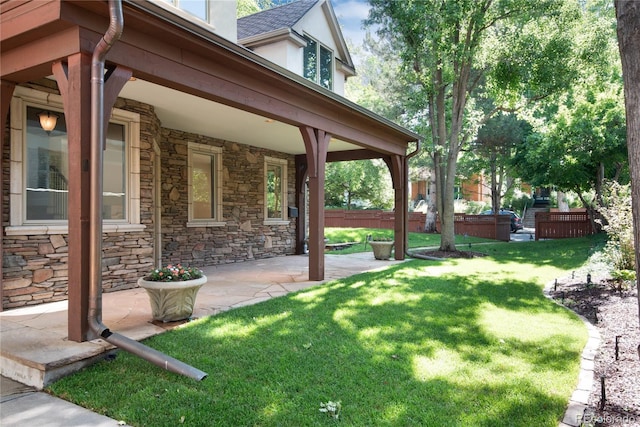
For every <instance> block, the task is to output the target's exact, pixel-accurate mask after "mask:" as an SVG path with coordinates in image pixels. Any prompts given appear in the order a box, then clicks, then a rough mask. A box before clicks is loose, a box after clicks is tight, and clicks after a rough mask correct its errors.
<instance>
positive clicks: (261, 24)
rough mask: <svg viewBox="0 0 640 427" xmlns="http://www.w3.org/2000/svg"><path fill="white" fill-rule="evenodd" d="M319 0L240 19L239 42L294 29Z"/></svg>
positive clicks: (308, 0) (279, 7) (289, 5)
mask: <svg viewBox="0 0 640 427" xmlns="http://www.w3.org/2000/svg"><path fill="white" fill-rule="evenodd" d="M318 1H319V0H300V1H296V2H292V3H288V4H283V5H282V6H277V7H274V8H273V9H267V10H263V11H262V12H258V13H254V14H253V15H248V16H245V17H242V18H240V19H238V40H242V39H245V38H247V37H253V36H257V35H259V34H266V33H270V32H272V31H276V30H279V29H282V28H291V27H293V26H294V25H295V24H296V23H297V22H298V21H299V20H300V19H302V17H303V16H304V15H305V14H306V13H307V12H308V11H309V9H311V8H312V7H313V6H314V5H315V4H316V3H318Z"/></svg>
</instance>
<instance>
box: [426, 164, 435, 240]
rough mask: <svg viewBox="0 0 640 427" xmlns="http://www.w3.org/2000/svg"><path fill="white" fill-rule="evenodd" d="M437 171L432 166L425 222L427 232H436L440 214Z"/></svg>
mask: <svg viewBox="0 0 640 427" xmlns="http://www.w3.org/2000/svg"><path fill="white" fill-rule="evenodd" d="M435 173H436V171H435V169H434V168H431V179H430V181H429V193H428V196H427V215H426V220H425V224H424V231H425V233H435V232H436V231H437V229H436V219H437V216H438V208H437V205H436V197H437V196H436V195H437V189H436V175H435Z"/></svg>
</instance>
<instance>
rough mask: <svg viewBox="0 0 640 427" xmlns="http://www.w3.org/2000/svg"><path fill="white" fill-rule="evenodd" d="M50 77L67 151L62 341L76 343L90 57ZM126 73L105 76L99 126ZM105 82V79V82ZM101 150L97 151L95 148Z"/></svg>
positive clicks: (85, 292)
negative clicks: (66, 256)
mask: <svg viewBox="0 0 640 427" xmlns="http://www.w3.org/2000/svg"><path fill="white" fill-rule="evenodd" d="M53 74H54V76H55V78H56V80H57V82H58V88H59V90H60V94H61V95H62V101H63V104H64V115H65V121H66V124H67V140H68V147H69V196H68V197H69V198H68V205H69V209H68V212H69V215H68V222H69V236H68V239H69V241H68V245H69V261H68V265H69V273H68V275H69V309H68V316H67V322H68V324H67V329H68V334H69V336H68V338H69V339H70V340H73V341H77V342H82V341H86V340H89V339H92V338H93V337H91V336H90V329H89V323H88V320H87V316H88V313H89V267H90V261H91V260H90V257H89V231H90V230H89V225H90V224H89V214H90V212H89V209H90V194H89V190H90V178H91V177H90V171H89V164H90V157H91V148H92V147H91V143H90V142H91V55H89V54H87V53H78V54H75V55H72V56H69V57H68V58H67V63H66V64H63V63H62V62H56V63H54V64H53ZM129 77H131V71H129V70H123V69H119V68H116V71H114V72H112V73H108V77H106V78H105V85H104V93H105V106H104V111H105V116H107V117H106V119H105V122H108V119H109V117H111V108H112V107H113V104H114V102H115V100H116V97H117V94H118V93H120V90H121V89H122V87H123V86H124V84H125V83H126V82H127V80H128V79H129ZM107 78H108V79H107ZM101 149H102V147H101Z"/></svg>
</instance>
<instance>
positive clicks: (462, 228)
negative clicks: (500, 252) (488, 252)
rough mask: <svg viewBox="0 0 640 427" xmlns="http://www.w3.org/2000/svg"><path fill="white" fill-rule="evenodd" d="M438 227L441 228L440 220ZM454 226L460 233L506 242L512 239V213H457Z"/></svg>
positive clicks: (456, 231) (457, 232)
mask: <svg viewBox="0 0 640 427" xmlns="http://www.w3.org/2000/svg"><path fill="white" fill-rule="evenodd" d="M437 227H438V230H440V221H438V225H437ZM453 227H454V233H455V234H459V235H464V236H474V237H484V238H485V239H494V240H502V241H504V242H508V241H509V240H510V239H511V234H510V232H511V216H510V215H467V214H455V217H454V223H453Z"/></svg>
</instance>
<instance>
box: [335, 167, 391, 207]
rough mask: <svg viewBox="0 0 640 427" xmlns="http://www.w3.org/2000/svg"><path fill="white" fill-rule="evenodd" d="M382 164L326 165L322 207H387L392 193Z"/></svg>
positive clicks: (385, 169) (386, 172) (389, 205)
mask: <svg viewBox="0 0 640 427" xmlns="http://www.w3.org/2000/svg"><path fill="white" fill-rule="evenodd" d="M387 175H388V169H387V167H386V165H384V164H382V163H381V162H375V161H372V160H354V161H350V162H335V163H329V164H328V165H327V171H326V180H325V205H326V206H330V207H344V208H346V209H351V208H353V207H354V206H356V205H357V206H359V207H375V208H384V209H386V208H390V207H391V206H392V204H393V192H392V191H391V187H390V184H389V182H388V181H389V180H388V179H386V180H385V178H384V177H385V176H387Z"/></svg>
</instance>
